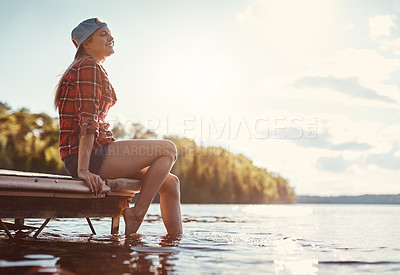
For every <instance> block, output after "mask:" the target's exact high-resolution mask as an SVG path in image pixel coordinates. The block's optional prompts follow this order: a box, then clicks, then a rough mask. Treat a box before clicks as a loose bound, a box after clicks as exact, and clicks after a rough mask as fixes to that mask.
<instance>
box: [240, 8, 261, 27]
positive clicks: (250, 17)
mask: <svg viewBox="0 0 400 275" xmlns="http://www.w3.org/2000/svg"><path fill="white" fill-rule="evenodd" d="M235 19H236V21H238V22H239V23H245V22H249V23H253V24H255V23H257V22H258V19H257V17H256V16H255V15H254V14H253V8H252V7H251V6H248V7H247V8H246V9H245V10H244V11H242V12H238V13H236V14H235Z"/></svg>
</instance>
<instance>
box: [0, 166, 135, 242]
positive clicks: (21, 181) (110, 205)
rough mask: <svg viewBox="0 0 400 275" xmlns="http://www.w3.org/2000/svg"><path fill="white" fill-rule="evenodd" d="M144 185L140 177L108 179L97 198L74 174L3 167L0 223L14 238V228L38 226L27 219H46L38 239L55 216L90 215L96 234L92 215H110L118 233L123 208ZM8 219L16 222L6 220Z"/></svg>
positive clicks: (113, 226) (0, 173) (84, 216)
mask: <svg viewBox="0 0 400 275" xmlns="http://www.w3.org/2000/svg"><path fill="white" fill-rule="evenodd" d="M140 186H141V182H140V181H139V180H133V179H124V178H120V179H111V180H106V183H105V185H103V191H102V193H101V194H100V196H98V197H96V196H95V195H94V194H93V193H92V192H90V189H89V187H88V186H87V184H86V183H85V182H84V181H83V180H80V179H76V178H72V177H70V176H64V175H54V174H43V173H31V172H20V171H14V170H1V169H0V226H1V227H2V229H4V230H5V231H6V233H7V235H8V236H9V238H13V235H12V234H11V232H10V230H21V229H31V230H33V229H36V228H33V227H29V226H26V225H24V219H27V218H43V219H45V221H44V223H43V224H42V226H41V227H40V228H37V230H36V232H35V234H34V236H33V237H34V238H36V237H37V236H38V235H39V233H40V232H41V231H42V230H43V228H44V227H45V226H46V225H47V223H48V222H49V221H50V220H51V219H52V218H86V220H87V222H88V224H89V226H90V228H91V230H92V233H93V234H96V232H95V230H94V227H93V225H92V223H91V221H90V218H94V217H110V218H111V234H116V233H118V232H119V221H120V217H121V216H122V211H123V210H124V209H125V208H127V207H129V202H130V201H131V199H132V196H135V194H136V193H138V192H140ZM4 218H12V219H14V221H15V222H14V223H7V222H3V221H2V219H4ZM0 229H1V228H0Z"/></svg>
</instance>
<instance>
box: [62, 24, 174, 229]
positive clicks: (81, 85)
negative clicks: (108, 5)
mask: <svg viewBox="0 0 400 275" xmlns="http://www.w3.org/2000/svg"><path fill="white" fill-rule="evenodd" d="M71 36H72V41H73V43H74V44H75V46H76V47H77V52H76V55H75V59H74V61H73V62H72V64H71V65H70V66H69V68H68V69H67V70H66V71H65V73H64V74H63V76H62V77H61V79H60V82H59V83H58V86H57V88H56V91H55V99H54V104H55V107H56V108H58V112H59V121H60V137H59V146H60V155H61V158H62V160H63V162H64V165H65V167H66V169H67V171H68V172H69V173H70V175H71V176H73V177H79V178H81V179H83V180H84V181H85V182H86V183H87V184H88V186H89V188H90V190H91V191H92V192H94V193H95V194H96V195H98V194H99V193H100V192H101V191H102V186H103V183H104V182H103V180H104V179H108V178H134V179H140V180H142V187H141V192H140V193H139V195H138V198H137V200H136V203H135V206H134V207H131V208H127V209H125V210H124V212H123V216H124V220H125V224H126V227H125V234H126V235H129V234H132V233H136V231H137V230H138V229H139V226H140V224H141V223H142V221H143V219H144V217H145V215H146V212H147V210H148V208H149V206H150V203H151V201H152V200H153V198H154V196H155V194H156V193H157V192H158V193H159V194H160V208H161V215H162V219H163V222H164V225H165V227H166V229H167V231H168V233H169V234H181V233H182V222H181V210H180V183H179V179H178V177H177V176H175V175H173V174H171V173H170V171H171V168H172V166H173V165H174V163H175V161H176V158H177V150H176V146H175V145H174V144H173V143H172V142H171V141H168V140H125V141H115V139H114V138H113V136H112V132H111V131H110V130H109V129H108V127H109V124H108V123H106V122H105V118H106V115H107V112H108V110H109V108H110V107H111V106H113V105H114V104H115V102H116V101H117V98H116V95H115V92H114V89H113V87H112V86H111V83H110V82H109V81H108V78H107V73H106V71H105V70H104V68H103V67H102V65H101V64H102V63H103V62H104V61H105V59H106V58H107V57H108V56H110V55H111V54H113V53H114V49H113V47H114V38H113V37H112V35H111V32H110V30H109V29H108V28H107V24H106V23H104V22H101V21H100V20H99V19H97V18H91V19H88V20H85V21H83V22H82V23H80V24H79V25H78V26H77V27H76V28H75V29H74V30H73V31H72V35H71Z"/></svg>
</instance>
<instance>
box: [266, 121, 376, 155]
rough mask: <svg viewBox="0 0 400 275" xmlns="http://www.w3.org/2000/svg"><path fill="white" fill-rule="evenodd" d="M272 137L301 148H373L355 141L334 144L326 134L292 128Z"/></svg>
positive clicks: (341, 149) (344, 149) (359, 149)
mask: <svg viewBox="0 0 400 275" xmlns="http://www.w3.org/2000/svg"><path fill="white" fill-rule="evenodd" d="M274 137H277V138H281V139H288V140H290V141H293V142H295V143H296V144H298V145H300V146H301V147H314V148H319V149H327V150H332V151H366V150H369V149H371V148H373V146H371V145H370V144H368V143H364V142H357V141H349V142H343V143H338V144H335V143H333V142H332V141H331V140H332V138H333V136H332V135H331V134H330V133H328V132H324V133H321V134H317V133H315V132H313V131H310V129H300V128H293V127H288V128H283V129H277V130H276V132H275V136H274Z"/></svg>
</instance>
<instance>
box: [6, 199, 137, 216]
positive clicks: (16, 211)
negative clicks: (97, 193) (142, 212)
mask: <svg viewBox="0 0 400 275" xmlns="http://www.w3.org/2000/svg"><path fill="white" fill-rule="evenodd" d="M129 200H130V198H129V197H128V198H127V197H116V196H110V197H108V196H107V197H105V198H102V199H97V198H92V199H86V198H85V199H75V198H70V199H68V198H41V197H18V196H16V197H12V196H0V218H87V217H116V216H121V215H122V211H123V210H124V209H125V208H127V207H129Z"/></svg>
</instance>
